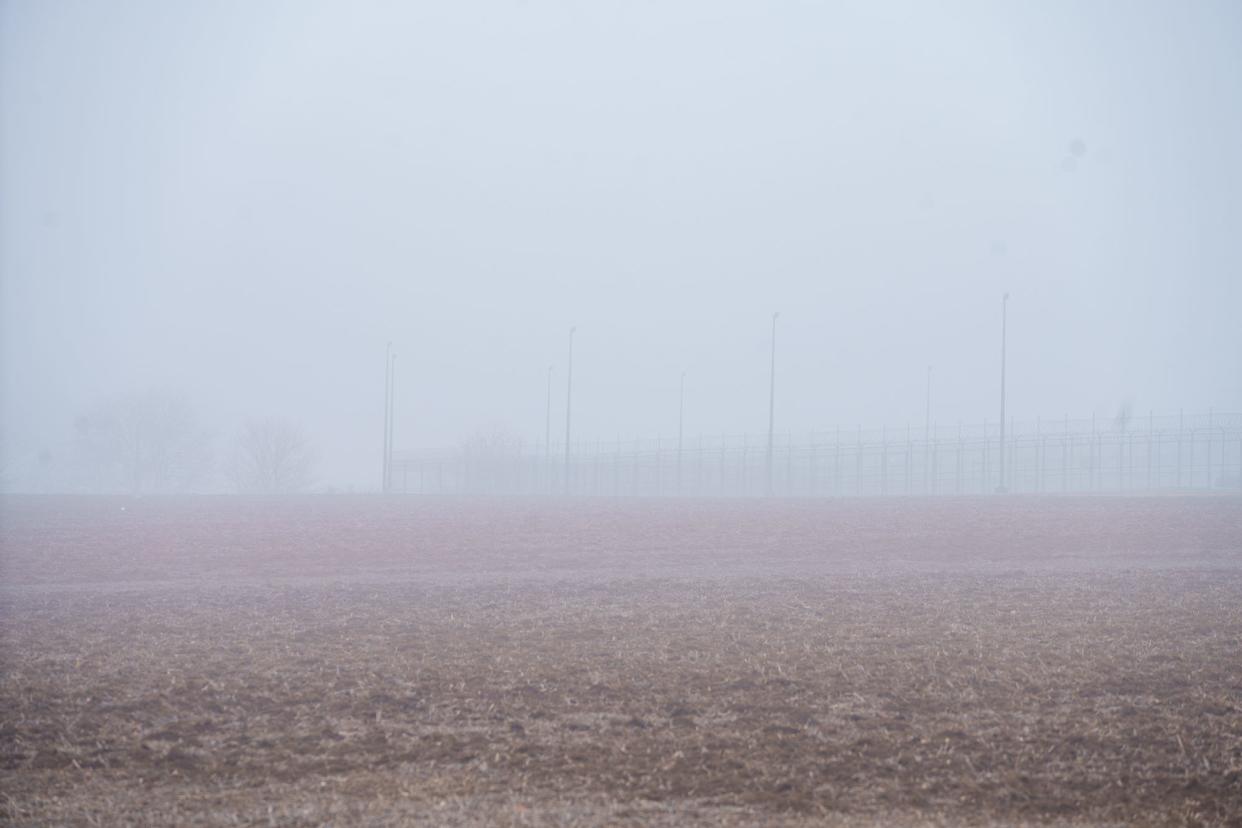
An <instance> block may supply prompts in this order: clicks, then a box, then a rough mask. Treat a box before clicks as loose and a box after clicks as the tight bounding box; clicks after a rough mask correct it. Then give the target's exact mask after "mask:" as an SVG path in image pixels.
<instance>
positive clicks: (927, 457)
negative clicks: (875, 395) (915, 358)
mask: <svg viewBox="0 0 1242 828" xmlns="http://www.w3.org/2000/svg"><path fill="white" fill-rule="evenodd" d="M931 380H932V367H931V366H930V365H928V366H927V409H926V411H925V412H924V414H923V494H927V490H928V488H929V483H930V480H929V477H928V475H930V474H931V462H930V461H931Z"/></svg>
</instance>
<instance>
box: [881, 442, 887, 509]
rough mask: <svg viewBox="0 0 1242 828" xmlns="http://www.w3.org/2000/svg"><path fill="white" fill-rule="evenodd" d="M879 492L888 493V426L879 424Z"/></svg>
mask: <svg viewBox="0 0 1242 828" xmlns="http://www.w3.org/2000/svg"><path fill="white" fill-rule="evenodd" d="M880 494H881V495H886V494H888V426H880Z"/></svg>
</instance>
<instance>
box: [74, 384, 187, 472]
mask: <svg viewBox="0 0 1242 828" xmlns="http://www.w3.org/2000/svg"><path fill="white" fill-rule="evenodd" d="M74 430H75V437H74V448H75V453H76V459H77V463H76V466H77V469H78V487H81V488H85V489H88V490H90V491H98V492H124V491H128V492H131V493H133V494H143V493H169V492H184V491H192V490H194V489H196V488H198V487H200V486H202V485H204V484H205V483H206V482H207V481H208V478H209V476H210V471H211V465H212V462H211V461H212V456H211V455H212V446H211V444H212V438H211V434H210V432H208V431H207V430H205V429H203V428H202V427H201V426H199V424H198V420H197V417H196V416H195V414H194V409H193V407H192V406H191V405H190V403H189V402H188V400H187V399H186V397H185V396H184V395H182V394H180V393H178V392H174V391H168V390H163V389H152V390H148V391H142V392H135V393H131V394H126V395H124V396H121V397H116V398H113V399H111V400H107V401H105V402H103V403H101V404H99V405H98V406H96V407H95V408H94V409H92V410H91V411H89V412H87V413H84V414H82V415H81V416H79V417H78V418H77V420H76V422H75V429H74Z"/></svg>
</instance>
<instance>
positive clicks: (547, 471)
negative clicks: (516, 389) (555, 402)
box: [543, 365, 552, 494]
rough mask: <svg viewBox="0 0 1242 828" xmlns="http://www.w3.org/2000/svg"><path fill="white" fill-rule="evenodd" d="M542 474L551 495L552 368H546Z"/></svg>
mask: <svg viewBox="0 0 1242 828" xmlns="http://www.w3.org/2000/svg"><path fill="white" fill-rule="evenodd" d="M543 473H544V475H546V476H547V478H548V494H551V493H552V366H551V365H549V366H548V410H547V412H546V413H545V414H544V420H543Z"/></svg>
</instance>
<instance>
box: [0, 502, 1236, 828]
mask: <svg viewBox="0 0 1242 828" xmlns="http://www.w3.org/2000/svg"><path fill="white" fill-rule="evenodd" d="M0 519H2V524H0V530H2V535H0V670H2V673H0V820H3V821H6V822H8V823H11V824H20V825H45V824H57V825H95V824H105V825H113V824H132V825H152V826H154V825H160V826H163V825H174V824H179V825H236V824H263V825H269V824H279V825H321V824H336V825H357V824H367V825H396V824H409V823H421V824H437V825H483V824H486V825H580V824H609V825H618V824H621V825H624V824H655V825H686V824H705V825H812V824H816V825H823V824H827V825H850V826H852V825H871V824H881V825H924V824H937V825H939V824H991V825H996V824H999V825H1027V824H1030V825H1036V824H1060V825H1069V824H1075V825H1077V824H1098V825H1104V824H1117V825H1122V824H1125V825H1132V824H1185V825H1198V824H1210V825H1242V499H1239V498H1224V497H1222V498H1214V497H1153V498H1095V499H1089V498H1082V499H1074V498H990V499H943V500H919V499H906V500H899V499H893V500H852V501H851V500H836V501H828V500H823V501H810V500H807V501H752V500H717V501H707V500H659V501H654V500H653V501H643V500H619V501H616V500H582V501H577V502H574V501H550V500H549V501H538V500H480V501H465V500H452V499H415V498H388V499H383V498H365V497H306V498H298V499H270V500H263V499H239V498H210V497H203V498H186V499H157V498H148V499H129V498H116V499H112V498H65V497H29V498H13V497H10V498H5V499H3V500H0Z"/></svg>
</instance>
